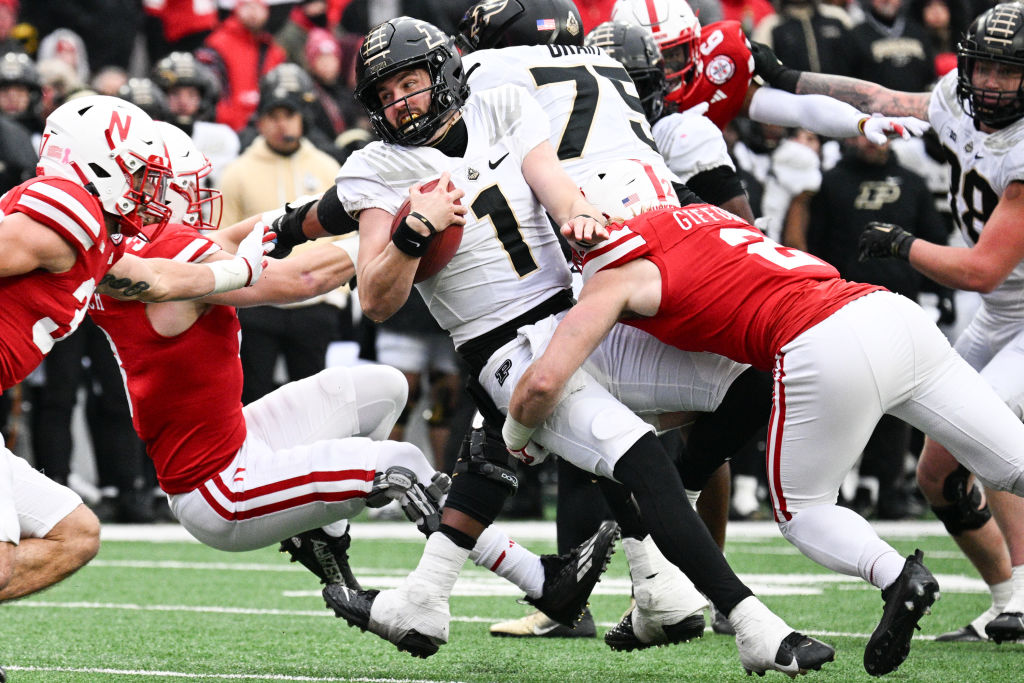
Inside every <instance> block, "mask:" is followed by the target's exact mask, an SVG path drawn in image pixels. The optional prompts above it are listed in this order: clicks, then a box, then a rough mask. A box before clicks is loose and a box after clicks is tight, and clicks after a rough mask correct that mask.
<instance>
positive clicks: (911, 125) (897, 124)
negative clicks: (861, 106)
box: [860, 114, 931, 145]
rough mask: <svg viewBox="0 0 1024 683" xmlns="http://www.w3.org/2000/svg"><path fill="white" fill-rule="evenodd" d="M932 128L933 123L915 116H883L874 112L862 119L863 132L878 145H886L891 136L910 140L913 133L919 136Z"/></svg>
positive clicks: (861, 127)
mask: <svg viewBox="0 0 1024 683" xmlns="http://www.w3.org/2000/svg"><path fill="white" fill-rule="evenodd" d="M929 128H931V124H929V123H928V122H927V121H922V120H921V119H916V118H914V117H913V116H882V115H881V114H872V115H871V117H870V118H865V119H864V120H862V121H861V126H860V129H861V132H862V133H864V137H866V138H867V139H868V140H869V141H871V142H873V143H875V144H876V145H884V144H885V141H886V140H888V139H889V138H897V137H899V138H903V139H904V140H909V139H910V136H911V135H914V136H919V135H921V134H923V133H924V132H925V131H926V130H928V129H929Z"/></svg>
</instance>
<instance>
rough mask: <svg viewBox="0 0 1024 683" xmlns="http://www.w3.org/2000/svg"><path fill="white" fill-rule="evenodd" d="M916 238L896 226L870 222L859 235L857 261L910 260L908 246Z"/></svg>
mask: <svg viewBox="0 0 1024 683" xmlns="http://www.w3.org/2000/svg"><path fill="white" fill-rule="evenodd" d="M916 239H917V238H916V237H914V236H913V235H911V234H910V233H909V232H907V231H906V230H904V229H903V228H901V227H900V226H898V225H893V224H892V223H879V222H877V221H871V222H870V223H868V224H867V227H865V228H864V232H862V233H861V234H860V240H859V241H858V244H857V260H858V261H861V262H863V261H867V260H868V259H871V258H893V257H895V258H900V259H903V260H904V261H906V260H907V259H909V258H910V245H911V244H913V243H914V240H916Z"/></svg>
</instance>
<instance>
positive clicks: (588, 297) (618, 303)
mask: <svg viewBox="0 0 1024 683" xmlns="http://www.w3.org/2000/svg"><path fill="white" fill-rule="evenodd" d="M660 305H661V274H660V271H659V270H658V267H657V266H655V265H654V264H653V263H652V262H650V261H648V260H647V259H636V260H634V261H630V262H629V263H626V264H625V265H622V266H618V267H616V268H606V269H604V270H600V271H598V272H597V273H595V274H594V275H593V276H591V277H590V278H589V279H588V280H587V282H586V284H585V285H583V289H582V291H580V296H579V301H578V302H577V303H576V305H575V306H573V307H572V308H571V309H569V312H568V313H567V314H566V315H565V317H564V318H563V319H562V321H561V322H560V323H558V327H557V328H555V333H554V334H553V335H552V337H551V342H550V343H549V344H548V346H547V348H546V349H545V351H544V353H543V354H541V356H540V357H539V358H537V359H536V360H534V361H533V363H531V364H530V367H528V368H527V369H526V371H525V372H524V373H523V376H522V377H521V378H520V380H519V382H517V383H516V388H515V391H513V393H512V399H511V401H510V403H509V409H508V414H509V416H510V417H512V418H513V419H514V420H515V421H517V422H518V423H519V424H521V425H522V426H524V427H526V428H528V429H535V428H537V427H539V426H540V424H541V423H542V422H544V420H546V419H547V418H548V416H550V415H551V413H552V412H553V411H554V409H555V406H556V405H557V404H558V401H559V399H560V398H561V396H562V392H563V391H564V390H565V386H566V384H567V383H568V381H569V378H570V377H571V376H572V374H573V373H574V372H576V370H578V369H579V368H580V366H582V365H583V362H584V361H585V360H586V359H587V356H589V355H590V354H591V353H593V351H594V349H596V348H597V346H598V344H600V343H601V341H602V340H603V339H604V338H605V336H607V334H608V332H609V331H610V330H611V329H612V327H613V326H614V325H615V323H616V322H618V320H619V318H620V317H621V316H622V315H623V314H638V315H643V316H652V315H654V314H656V313H657V312H658V309H659V308H660Z"/></svg>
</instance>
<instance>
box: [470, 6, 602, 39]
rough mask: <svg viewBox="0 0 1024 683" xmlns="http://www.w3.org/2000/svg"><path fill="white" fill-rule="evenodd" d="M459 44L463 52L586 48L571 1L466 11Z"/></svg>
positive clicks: (574, 7)
mask: <svg viewBox="0 0 1024 683" xmlns="http://www.w3.org/2000/svg"><path fill="white" fill-rule="evenodd" d="M457 40H458V42H459V47H460V48H462V51H463V52H474V51H476V50H487V49H491V48H502V47H512V46H516V45H576V46H580V45H583V20H582V18H581V17H580V13H579V9H577V7H576V4H575V3H574V2H572V0H485V1H484V2H478V3H477V4H475V5H473V6H471V7H470V8H469V9H467V10H466V13H465V14H464V15H463V17H462V20H461V21H460V22H459V26H458V34H457Z"/></svg>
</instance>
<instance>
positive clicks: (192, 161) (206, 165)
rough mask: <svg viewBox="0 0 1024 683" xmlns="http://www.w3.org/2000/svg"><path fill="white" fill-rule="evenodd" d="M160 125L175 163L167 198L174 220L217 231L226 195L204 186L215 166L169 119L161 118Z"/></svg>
mask: <svg viewBox="0 0 1024 683" xmlns="http://www.w3.org/2000/svg"><path fill="white" fill-rule="evenodd" d="M156 125H157V128H159V129H160V135H161V136H163V139H164V145H165V146H166V147H167V156H168V158H169V159H170V162H171V182H170V184H169V185H168V186H167V197H166V203H167V206H169V207H170V209H171V217H170V221H171V222H172V223H183V224H185V225H189V226H192V227H193V228H196V229H197V230H216V229H217V228H218V227H219V226H220V217H221V211H222V210H223V208H224V198H223V196H222V195H221V192H220V190H215V189H213V188H208V187H204V184H205V179H206V178H207V177H208V176H209V175H210V173H211V172H212V171H213V165H212V164H211V163H210V160H209V159H207V158H206V155H205V154H203V153H202V152H201V151H199V148H198V147H196V143H195V142H193V141H192V138H190V137H189V136H188V134H187V133H186V132H185V131H183V130H182V129H180V128H178V127H177V126H174V125H172V124H170V123H167V122H165V121H157V122H156Z"/></svg>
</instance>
